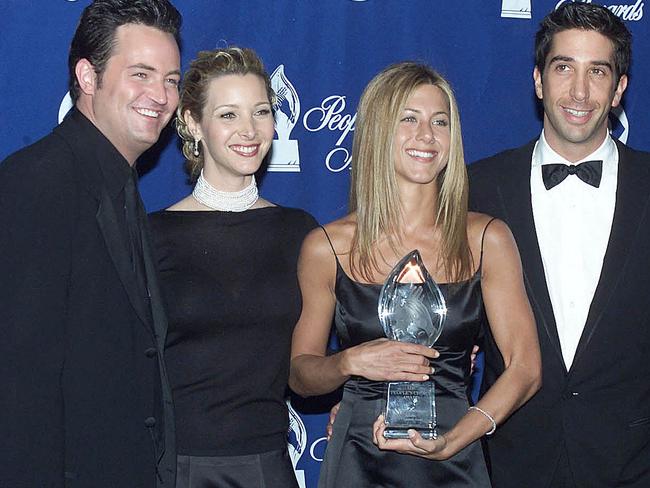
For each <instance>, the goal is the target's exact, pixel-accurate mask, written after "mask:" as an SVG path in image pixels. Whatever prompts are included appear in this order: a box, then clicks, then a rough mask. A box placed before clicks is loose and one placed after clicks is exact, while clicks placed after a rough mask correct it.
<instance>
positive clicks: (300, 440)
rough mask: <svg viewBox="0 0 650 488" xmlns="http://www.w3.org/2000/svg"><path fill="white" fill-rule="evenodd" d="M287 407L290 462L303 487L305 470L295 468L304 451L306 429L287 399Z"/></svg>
mask: <svg viewBox="0 0 650 488" xmlns="http://www.w3.org/2000/svg"><path fill="white" fill-rule="evenodd" d="M287 407H288V408H289V432H288V448H289V457H290V458H291V464H293V470H294V471H295V473H296V479H297V480H298V484H299V485H300V488H305V472H304V471H303V470H298V469H296V466H298V461H299V460H300V458H301V457H302V455H303V453H304V452H305V448H306V447H307V429H306V428H305V424H304V423H303V421H302V419H301V418H300V416H299V415H298V413H297V412H296V411H295V410H294V409H293V407H292V406H291V402H290V401H289V400H287Z"/></svg>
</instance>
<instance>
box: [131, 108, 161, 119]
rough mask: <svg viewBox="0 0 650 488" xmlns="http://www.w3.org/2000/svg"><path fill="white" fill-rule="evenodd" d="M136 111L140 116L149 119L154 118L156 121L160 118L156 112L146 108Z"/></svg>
mask: <svg viewBox="0 0 650 488" xmlns="http://www.w3.org/2000/svg"><path fill="white" fill-rule="evenodd" d="M135 111H136V112H138V113H139V114H140V115H146V116H147V117H153V118H154V119H157V118H158V117H159V116H160V113H158V112H156V111H155V110H149V109H146V108H136V109H135Z"/></svg>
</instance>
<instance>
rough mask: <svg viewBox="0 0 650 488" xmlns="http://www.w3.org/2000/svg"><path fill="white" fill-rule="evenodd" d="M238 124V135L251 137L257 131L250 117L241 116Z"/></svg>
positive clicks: (245, 137)
mask: <svg viewBox="0 0 650 488" xmlns="http://www.w3.org/2000/svg"><path fill="white" fill-rule="evenodd" d="M240 120H241V123H240V126H239V135H240V136H241V137H243V138H244V139H253V138H254V137H255V134H256V133H257V129H256V128H255V121H254V120H253V119H252V118H251V117H242V118H241V119H240Z"/></svg>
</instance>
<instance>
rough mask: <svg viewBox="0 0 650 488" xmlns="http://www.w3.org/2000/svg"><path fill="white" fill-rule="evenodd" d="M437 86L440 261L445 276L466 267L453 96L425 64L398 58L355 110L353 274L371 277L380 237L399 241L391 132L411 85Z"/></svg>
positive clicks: (463, 188)
mask: <svg viewBox="0 0 650 488" xmlns="http://www.w3.org/2000/svg"><path fill="white" fill-rule="evenodd" d="M425 84H428V85H434V86H437V87H438V88H440V90H442V92H443V93H444V95H445V97H446V98H447V102H448V104H449V117H450V131H451V134H450V135H451V140H450V150H449V160H448V162H447V165H446V167H445V168H444V169H443V170H442V171H441V172H440V174H439V175H438V177H437V184H438V190H439V191H438V210H437V214H436V216H435V217H436V224H437V225H440V226H441V232H442V250H441V253H440V256H441V260H442V262H441V263H440V264H441V265H442V267H443V270H444V271H445V274H446V276H447V277H448V278H450V279H452V280H453V281H458V280H461V279H464V278H467V277H469V275H470V273H471V267H472V265H471V263H472V258H471V253H470V249H469V245H468V242H467V195H468V182H467V171H466V168H465V158H464V154H463V141H462V136H461V130H460V117H459V113H458V105H457V103H456V98H455V97H454V93H453V91H452V89H451V86H450V85H449V83H448V82H447V81H446V80H445V79H444V78H443V77H442V76H440V75H439V74H438V73H437V72H435V71H434V70H433V69H431V68H430V67H428V66H426V65H422V64H418V63H413V62H403V63H398V64H394V65H392V66H389V67H388V68H386V69H384V70H383V71H382V72H381V73H379V74H378V75H377V76H375V77H374V78H373V79H372V80H371V81H370V83H369V84H368V86H367V87H366V89H365V90H364V92H363V94H362V95H361V100H360V102H359V107H358V110H357V119H356V125H355V136H354V142H353V145H352V177H351V184H350V211H351V212H356V215H357V227H356V230H355V233H354V236H353V239H352V247H351V254H350V266H351V268H352V272H353V274H359V275H360V276H362V277H363V278H364V279H365V280H367V281H371V280H372V276H373V274H374V272H376V271H379V262H378V256H377V251H376V249H374V247H375V245H376V244H377V243H378V242H379V240H380V239H381V238H383V237H386V238H387V239H388V243H389V245H390V247H391V248H392V249H393V250H394V251H396V249H397V243H398V242H399V227H400V226H399V222H400V217H401V210H402V209H401V207H400V203H399V193H398V188H397V180H396V175H395V161H394V156H393V154H394V153H393V137H394V134H395V132H396V130H397V124H398V121H399V117H400V114H401V112H402V110H403V109H404V106H405V105H406V101H407V99H408V98H409V96H410V95H411V94H412V93H413V91H414V90H415V89H416V88H418V87H419V86H421V85H425Z"/></svg>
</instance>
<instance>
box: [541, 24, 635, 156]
mask: <svg viewBox="0 0 650 488" xmlns="http://www.w3.org/2000/svg"><path fill="white" fill-rule="evenodd" d="M546 59H547V61H546V66H545V67H544V74H542V73H540V71H539V69H538V68H537V67H536V68H535V70H534V71H533V78H534V80H535V93H536V94H537V97H538V98H539V99H541V100H542V102H543V104H544V136H545V138H546V141H547V142H548V143H549V145H550V146H551V147H552V148H553V150H555V151H556V152H557V153H558V154H560V155H561V156H562V157H564V158H566V159H567V160H569V161H578V160H580V159H582V158H584V157H585V156H587V155H589V154H591V153H592V152H593V151H595V150H596V149H598V147H599V146H600V145H601V144H602V142H603V140H604V139H605V137H606V135H607V117H608V115H609V111H610V109H611V108H612V107H616V106H617V105H618V104H619V103H620V101H621V96H622V95H623V92H624V91H625V88H626V86H627V76H625V75H623V76H621V78H620V80H619V81H618V82H617V81H616V73H615V72H614V48H613V46H612V43H611V41H610V40H609V39H607V38H606V37H605V36H603V35H602V34H599V33H598V32H596V31H592V30H579V29H569V30H565V31H562V32H559V33H557V34H555V35H554V36H553V42H552V45H551V50H550V52H549V54H548V56H547V58H546Z"/></svg>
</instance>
